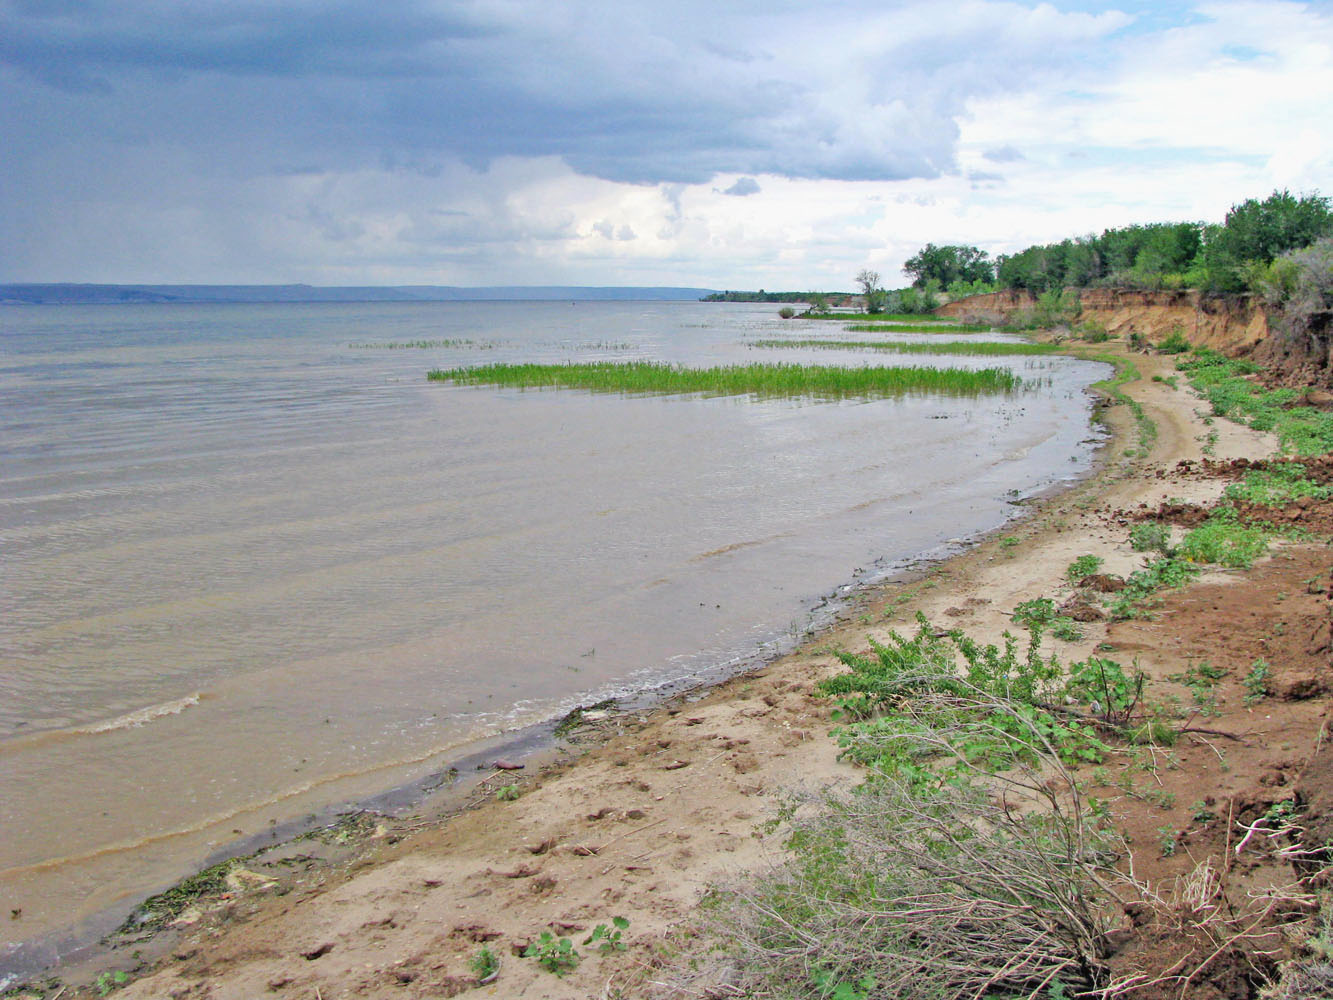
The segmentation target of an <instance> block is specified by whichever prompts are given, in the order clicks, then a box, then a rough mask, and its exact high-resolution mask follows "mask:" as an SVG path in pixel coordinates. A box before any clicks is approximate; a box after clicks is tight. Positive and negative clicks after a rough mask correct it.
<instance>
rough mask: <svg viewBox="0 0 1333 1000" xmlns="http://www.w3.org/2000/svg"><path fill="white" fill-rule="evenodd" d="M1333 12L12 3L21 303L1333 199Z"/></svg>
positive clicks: (785, 263) (490, 280)
mask: <svg viewBox="0 0 1333 1000" xmlns="http://www.w3.org/2000/svg"><path fill="white" fill-rule="evenodd" d="M1330 94H1333V4H1331V3H1328V2H1307V3H1294V2H1293V3H1287V2H1276V0H1263V2H1172V0H1121V2H1119V3H1100V2H1093V0H1057V2H1054V3H1030V2H1019V0H960V2H954V0H930V2H923V3H915V2H896V0H879V2H871V0H865V2H863V0H847V2H837V0H832V2H831V0H823V2H807V0H738V2H730V3H728V2H725V0H724V2H722V3H718V2H716V0H713V2H709V3H704V2H700V0H670V2H668V0H615V2H577V0H575V2H564V0H474V2H447V0H285V2H273V0H0V280H5V281H96V282H207V283H225V282H238V283H286V282H309V283H312V284H325V285H327V284H454V285H485V284H595V285H602V284H622V285H626V284H627V285H656V284H671V285H697V286H707V287H716V288H759V287H764V288H768V289H778V288H784V289H786V288H795V289H805V288H814V289H845V288H849V287H851V285H852V284H853V282H852V276H853V275H854V274H855V273H856V272H857V271H858V270H859V269H860V268H862V267H865V266H872V267H875V268H877V269H879V270H880V271H881V272H883V273H884V275H885V278H886V279H887V283H889V284H896V283H901V282H902V281H903V279H902V276H901V275H900V273H899V269H900V267H901V266H902V262H903V261H904V260H905V259H906V258H907V257H908V256H910V255H911V254H912V253H914V252H915V251H916V250H917V249H918V248H919V247H920V246H921V245H923V244H924V243H926V242H927V241H933V242H936V243H958V242H961V243H972V244H976V245H978V246H980V247H982V248H983V249H986V250H988V251H990V252H991V253H992V254H994V253H1003V252H1006V251H1012V250H1016V249H1020V248H1022V247H1024V246H1027V245H1029V244H1031V243H1033V242H1044V241H1047V240H1052V239H1060V238H1063V237H1065V236H1070V235H1077V234H1079V233H1085V232H1090V231H1094V230H1097V231H1099V230H1101V229H1103V228H1106V227H1108V226H1118V225H1124V224H1127V223H1132V222H1147V221H1161V220H1183V219H1199V220H1207V221H1220V220H1221V218H1222V216H1223V215H1224V214H1225V213H1226V210H1227V208H1228V207H1229V206H1230V205H1231V204H1232V203H1234V202H1237V201H1241V200H1243V199H1245V198H1247V197H1253V196H1264V195H1266V194H1268V193H1269V192H1270V191H1272V190H1273V189H1274V188H1276V187H1289V188H1291V189H1292V190H1293V191H1301V192H1305V191H1312V190H1316V189H1320V190H1323V191H1325V192H1329V193H1333V98H1330V96H1329V95H1330Z"/></svg>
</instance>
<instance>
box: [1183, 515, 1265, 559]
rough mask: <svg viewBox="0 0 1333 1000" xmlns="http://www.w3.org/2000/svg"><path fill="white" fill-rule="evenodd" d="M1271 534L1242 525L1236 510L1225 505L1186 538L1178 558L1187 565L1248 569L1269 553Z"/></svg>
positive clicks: (1260, 527)
mask: <svg viewBox="0 0 1333 1000" xmlns="http://www.w3.org/2000/svg"><path fill="white" fill-rule="evenodd" d="M1271 534H1272V530H1271V529H1266V528H1264V527H1262V526H1259V525H1245V524H1241V523H1240V520H1239V517H1238V515H1237V514H1236V509H1235V508H1234V507H1231V506H1222V507H1218V508H1217V509H1216V510H1214V511H1213V512H1212V514H1210V515H1209V517H1208V520H1207V521H1205V522H1204V523H1203V524H1201V525H1199V526H1198V527H1197V528H1194V529H1192V530H1191V531H1190V532H1189V534H1187V535H1186V536H1185V538H1184V539H1183V540H1182V541H1181V543H1180V545H1179V547H1178V548H1177V549H1176V556H1177V557H1178V558H1180V559H1184V560H1186V561H1187V562H1196V563H1212V564H1215V565H1218V566H1226V567H1229V568H1231V569H1248V568H1249V567H1250V566H1251V565H1252V564H1253V563H1254V561H1255V560H1256V559H1258V558H1259V557H1260V556H1262V555H1264V553H1266V552H1267V551H1268V539H1269V537H1270V535H1271Z"/></svg>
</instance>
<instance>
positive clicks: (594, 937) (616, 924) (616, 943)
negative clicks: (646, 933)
mask: <svg viewBox="0 0 1333 1000" xmlns="http://www.w3.org/2000/svg"><path fill="white" fill-rule="evenodd" d="M627 930H629V920H628V919H627V918H625V917H612V918H611V926H610V927H608V926H607V925H606V924H598V925H597V926H596V927H594V928H593V929H592V933H591V934H589V935H588V936H587V937H586V938H584V939H583V944H584V946H585V947H586V946H588V945H595V946H596V947H597V950H598V951H599V952H601V953H602V954H603V955H610V954H612V953H613V952H617V951H625V950H626V949H628V948H629V945H627V944H626V943H625V942H624V941H623V940H621V938H622V935H623V934H624V932H625V931H627Z"/></svg>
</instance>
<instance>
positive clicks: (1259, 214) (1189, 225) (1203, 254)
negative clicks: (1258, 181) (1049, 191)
mask: <svg viewBox="0 0 1333 1000" xmlns="http://www.w3.org/2000/svg"><path fill="white" fill-rule="evenodd" d="M1329 235H1333V211H1331V210H1330V207H1329V199H1328V198H1325V197H1321V196H1320V195H1319V194H1318V193H1314V194H1304V195H1299V196H1298V195H1294V194H1292V193H1291V192H1290V191H1286V190H1282V191H1274V192H1273V193H1272V194H1271V195H1269V196H1268V197H1267V198H1264V199H1262V200H1260V199H1258V198H1250V199H1248V200H1246V201H1243V202H1241V203H1239V204H1237V205H1233V206H1232V207H1231V210H1230V211H1229V212H1228V213H1227V215H1226V218H1225V219H1224V220H1223V221H1222V222H1221V223H1220V224H1206V223H1202V222H1156V223H1150V224H1147V225H1135V226H1125V227H1122V228H1119V229H1106V230H1103V231H1102V233H1101V234H1100V235H1091V234H1090V235H1087V236H1080V237H1076V238H1073V239H1066V240H1061V241H1060V242H1058V243H1046V244H1039V245H1035V246H1030V247H1028V248H1027V249H1025V250H1021V251H1019V252H1018V253H1015V254H1009V255H1001V256H999V257H997V258H995V260H994V261H992V260H990V258H989V255H988V254H987V253H986V252H985V251H984V250H980V249H978V248H977V247H972V246H935V245H934V244H933V243H928V244H926V246H925V247H924V248H922V249H921V250H920V251H919V252H918V253H917V254H916V255H914V256H913V257H911V258H910V259H909V260H908V261H907V263H906V264H905V265H904V266H903V272H904V273H905V274H907V275H909V276H910V277H911V278H912V279H913V280H912V284H913V287H915V288H918V289H922V290H924V289H929V288H934V289H936V290H944V291H947V292H949V293H950V295H951V296H954V297H957V293H958V292H962V293H964V294H975V293H976V291H980V290H992V289H1011V290H1021V291H1028V292H1032V293H1033V294H1040V293H1042V292H1049V291H1053V290H1059V289H1063V288H1089V287H1096V286H1115V287H1130V288H1151V289H1160V288H1195V289H1199V290H1200V291H1204V292H1213V293H1225V292H1232V293H1234V292H1259V291H1261V290H1262V288H1263V287H1264V285H1265V283H1267V282H1269V281H1270V280H1271V277H1270V274H1269V272H1270V269H1271V268H1272V265H1273V262H1274V261H1275V260H1277V259H1278V258H1279V257H1281V256H1282V255H1283V254H1285V253H1288V252H1290V251H1293V250H1300V249H1303V248H1305V247H1308V246H1310V245H1311V244H1313V243H1314V242H1315V241H1316V240H1318V239H1320V238H1321V237H1324V236H1329ZM981 286H986V287H985V288H984V289H983V288H982V287H981Z"/></svg>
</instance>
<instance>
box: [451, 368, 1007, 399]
mask: <svg viewBox="0 0 1333 1000" xmlns="http://www.w3.org/2000/svg"><path fill="white" fill-rule="evenodd" d="M426 377H427V378H429V379H431V380H432V381H440V382H453V383H456V384H459V385H497V386H509V387H517V388H529V387H533V388H560V389H587V390H590V391H592V392H619V393H628V394H637V395H649V394H688V393H699V394H703V395H706V396H740V395H752V396H759V397H765V398H769V397H781V396H807V397H814V398H818V399H850V398H886V397H893V396H905V395H913V394H917V395H919V394H925V393H943V394H948V395H958V396H975V395H980V394H982V393H1001V392H1012V391H1014V390H1015V389H1018V388H1019V387H1020V386H1021V385H1022V379H1020V378H1019V377H1018V376H1017V375H1015V374H1014V373H1013V372H1011V371H1009V370H1007V369H1004V368H984V369H981V370H980V371H967V370H964V369H961V368H912V367H864V368H849V367H834V366H825V365H795V364H749V365H724V366H720V367H715V368H683V367H681V366H679V365H670V364H664V363H662V362H655V361H625V362H590V363H581V364H574V363H571V364H564V365H552V364H497V365H482V366H479V367H475V368H453V369H449V370H441V369H436V370H434V371H431V372H428V373H427V375H426Z"/></svg>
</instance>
